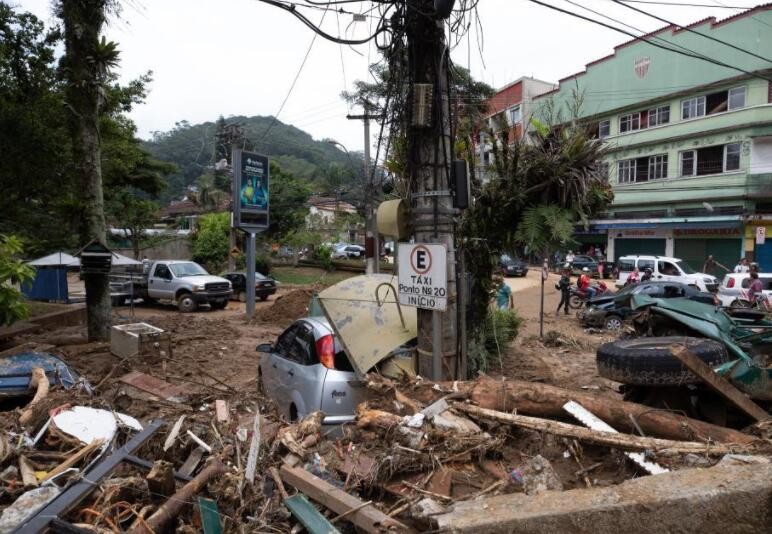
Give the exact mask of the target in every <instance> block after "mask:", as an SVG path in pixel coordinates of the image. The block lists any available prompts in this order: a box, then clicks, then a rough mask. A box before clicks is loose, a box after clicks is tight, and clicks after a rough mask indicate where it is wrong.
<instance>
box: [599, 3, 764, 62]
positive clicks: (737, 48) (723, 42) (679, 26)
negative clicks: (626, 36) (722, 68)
mask: <svg viewBox="0 0 772 534" xmlns="http://www.w3.org/2000/svg"><path fill="white" fill-rule="evenodd" d="M611 1H612V2H614V3H615V4H619V5H620V6H624V7H626V8H627V9H632V10H633V11H636V12H638V13H642V14H643V15H646V16H648V17H651V18H653V19H656V20H658V21H660V22H664V23H665V24H669V25H670V26H675V27H676V28H680V29H682V30H685V31H687V32H689V33H693V34H695V35H700V36H702V37H704V38H705V39H710V40H711V41H715V42H717V43H721V44H722V45H724V46H728V47H730V48H734V49H735V50H739V51H740V52H743V53H744V54H748V55H749V56H753V57H755V58H758V59H763V60H764V61H768V62H770V63H772V59H769V58H768V57H764V56H760V55H759V54H755V53H753V52H751V51H750V50H746V49H745V48H742V47H740V46H736V45H733V44H732V43H727V42H726V41H722V40H721V39H719V38H717V37H713V36H712V35H707V34H705V33H701V32H698V31H697V30H693V29H691V28H689V27H688V26H681V25H680V24H676V23H675V22H671V21H669V20H667V19H663V18H662V17H659V16H657V15H655V14H653V13H649V12H648V11H644V10H643V9H639V8H637V7H635V6H629V5H627V4H626V3H625V2H622V1H621V0H611Z"/></svg>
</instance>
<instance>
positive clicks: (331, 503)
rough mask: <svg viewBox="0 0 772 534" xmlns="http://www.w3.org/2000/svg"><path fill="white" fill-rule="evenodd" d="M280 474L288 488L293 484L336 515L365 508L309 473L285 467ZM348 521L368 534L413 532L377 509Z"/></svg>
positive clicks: (365, 510) (369, 508) (361, 511)
mask: <svg viewBox="0 0 772 534" xmlns="http://www.w3.org/2000/svg"><path fill="white" fill-rule="evenodd" d="M280 473H281V477H282V478H283V479H284V481H285V482H286V483H287V484H290V485H291V486H293V487H294V488H296V489H297V490H298V491H300V492H302V493H303V494H305V495H307V496H308V497H310V498H311V499H313V500H315V501H316V502H318V503H320V504H322V505H324V506H325V507H327V508H329V509H330V510H332V511H333V512H335V513H336V514H345V513H347V512H349V511H350V510H352V509H354V508H357V507H361V506H362V504H363V502H362V501H361V500H359V499H358V498H356V497H354V496H353V495H349V494H348V493H346V492H345V491H343V490H342V489H340V488H337V487H335V486H333V485H332V484H330V483H329V482H326V481H324V480H322V479H321V478H319V477H317V476H315V475H312V474H311V473H309V472H308V471H306V470H305V469H302V468H299V467H289V466H287V465H283V466H282V467H281V471H280ZM346 519H347V520H348V521H351V522H352V523H353V524H354V525H356V526H357V527H359V528H361V529H362V530H364V531H365V532H372V533H380V532H382V531H384V530H388V529H396V530H398V531H401V532H409V529H408V527H407V526H405V525H403V524H402V523H400V522H399V521H397V520H396V519H393V518H391V517H389V516H387V515H386V514H384V513H383V512H381V511H380V510H378V509H377V508H376V507H375V506H365V507H364V508H360V509H359V510H358V511H356V512H352V513H351V514H350V515H348V516H347V518H346Z"/></svg>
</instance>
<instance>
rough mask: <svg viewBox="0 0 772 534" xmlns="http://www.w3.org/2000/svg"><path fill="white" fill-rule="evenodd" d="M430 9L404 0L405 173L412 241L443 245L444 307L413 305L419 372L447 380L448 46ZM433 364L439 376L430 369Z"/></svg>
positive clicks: (452, 359)
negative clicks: (406, 74) (406, 73)
mask: <svg viewBox="0 0 772 534" xmlns="http://www.w3.org/2000/svg"><path fill="white" fill-rule="evenodd" d="M434 11H435V3H434V0H409V1H408V9H407V15H406V19H407V20H406V32H407V46H408V57H409V62H410V65H409V67H410V89H409V95H408V105H410V106H411V112H410V115H411V124H408V128H409V130H408V156H407V157H408V161H407V177H408V180H409V183H410V185H411V195H412V223H413V228H414V233H415V241H416V243H438V244H443V245H445V246H446V248H447V277H448V278H447V279H448V290H447V296H448V305H447V310H446V311H444V312H440V311H432V310H423V309H420V308H419V309H418V356H419V360H418V362H419V363H418V372H419V373H420V374H421V375H422V376H427V377H432V378H434V379H444V380H448V379H454V378H459V377H458V370H459V369H458V363H459V362H458V360H457V357H456V355H457V337H458V328H457V324H458V323H457V320H456V318H457V313H458V307H457V287H456V248H455V243H454V225H453V218H454V216H455V215H456V214H457V210H455V209H454V208H453V203H452V198H451V196H450V183H449V182H450V167H449V165H450V158H451V157H452V153H453V152H452V148H453V147H452V139H451V138H450V106H449V102H448V98H447V96H448V95H447V92H448V87H447V80H448V64H447V60H446V57H447V46H446V44H445V33H444V21H443V20H440V19H432V18H431V17H430V16H427V15H426V14H427V13H433V12H434ZM437 360H439V362H438V361H437ZM433 361H434V366H433V365H432V364H433ZM438 364H439V365H440V369H439V370H440V376H436V375H435V373H433V369H434V370H437V366H438ZM462 378H465V377H462Z"/></svg>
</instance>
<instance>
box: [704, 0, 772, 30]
mask: <svg viewBox="0 0 772 534" xmlns="http://www.w3.org/2000/svg"><path fill="white" fill-rule="evenodd" d="M711 2H713V3H714V4H715V6H711V7H728V6H727V5H726V4H724V3H723V2H719V1H718V0H711ZM751 9H752V8H751ZM750 17H751V19H753V20H755V21H756V22H758V23H759V24H763V25H764V26H767V27H768V28H772V24H767V23H766V22H764V21H763V20H761V19H759V18H756V17H754V16H753V15H751V16H750Z"/></svg>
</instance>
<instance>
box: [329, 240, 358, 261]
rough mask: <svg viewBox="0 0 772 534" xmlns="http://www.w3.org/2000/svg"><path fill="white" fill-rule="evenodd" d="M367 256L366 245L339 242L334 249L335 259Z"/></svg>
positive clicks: (333, 255) (333, 256)
mask: <svg viewBox="0 0 772 534" xmlns="http://www.w3.org/2000/svg"><path fill="white" fill-rule="evenodd" d="M364 257H365V247H363V246H360V245H347V244H345V243H342V244H338V245H336V246H335V247H333V249H332V258H333V259H358V258H364Z"/></svg>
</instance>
